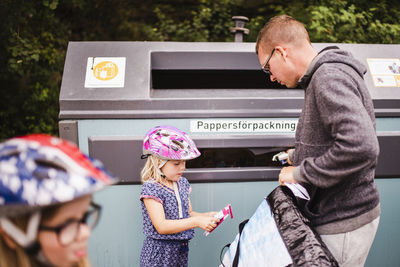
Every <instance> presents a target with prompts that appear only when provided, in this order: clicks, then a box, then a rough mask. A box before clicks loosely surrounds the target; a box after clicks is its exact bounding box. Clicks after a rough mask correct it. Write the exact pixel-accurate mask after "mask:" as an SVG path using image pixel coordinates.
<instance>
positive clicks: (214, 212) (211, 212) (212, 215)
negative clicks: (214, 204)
mask: <svg viewBox="0 0 400 267" xmlns="http://www.w3.org/2000/svg"><path fill="white" fill-rule="evenodd" d="M215 214H217V212H216V211H210V212H207V213H205V214H204V215H206V216H208V217H214V216H215Z"/></svg>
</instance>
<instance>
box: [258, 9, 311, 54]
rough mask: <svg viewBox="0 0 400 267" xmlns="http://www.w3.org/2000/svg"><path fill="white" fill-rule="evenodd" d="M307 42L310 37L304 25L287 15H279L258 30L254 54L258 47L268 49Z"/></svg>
mask: <svg viewBox="0 0 400 267" xmlns="http://www.w3.org/2000/svg"><path fill="white" fill-rule="evenodd" d="M303 40H307V41H308V42H309V43H310V37H309V36H308V33H307V30H306V29H305V27H304V25H303V24H302V23H301V22H300V21H298V20H296V19H294V18H293V17H291V16H288V15H280V16H276V17H273V18H271V19H270V20H269V21H268V22H267V23H266V24H265V25H264V27H263V28H262V29H261V30H260V32H259V33H258V36H257V41H256V53H257V54H258V51H259V48H260V46H262V47H263V48H270V47H274V46H277V45H282V44H297V42H299V41H303Z"/></svg>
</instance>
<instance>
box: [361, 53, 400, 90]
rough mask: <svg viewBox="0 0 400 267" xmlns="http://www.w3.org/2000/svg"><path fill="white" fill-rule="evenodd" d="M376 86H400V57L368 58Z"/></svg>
mask: <svg viewBox="0 0 400 267" xmlns="http://www.w3.org/2000/svg"><path fill="white" fill-rule="evenodd" d="M367 62H368V67H369V71H370V73H371V76H372V80H373V81H374V85H375V87H400V59H398V58H367Z"/></svg>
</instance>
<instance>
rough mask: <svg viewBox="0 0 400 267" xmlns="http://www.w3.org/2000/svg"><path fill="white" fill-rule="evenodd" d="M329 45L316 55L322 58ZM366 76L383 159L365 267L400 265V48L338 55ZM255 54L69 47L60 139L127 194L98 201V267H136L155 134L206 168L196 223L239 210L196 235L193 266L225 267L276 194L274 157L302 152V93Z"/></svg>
mask: <svg viewBox="0 0 400 267" xmlns="http://www.w3.org/2000/svg"><path fill="white" fill-rule="evenodd" d="M328 45H332V44H322V43H315V44H313V46H314V47H315V48H316V49H317V50H321V49H322V48H324V47H325V46H328ZM335 45H337V46H339V47H340V48H343V49H346V50H348V51H350V52H352V53H353V54H354V56H355V57H356V58H358V59H359V60H360V61H361V62H363V63H364V64H365V65H367V66H368V73H367V74H366V76H365V80H366V83H367V84H368V87H369V89H370V93H371V96H372V99H373V102H374V107H375V115H376V117H377V131H378V139H379V143H380V151H381V152H380V156H379V162H378V167H377V170H376V182H377V185H378V188H379V191H380V195H381V205H382V215H381V222H380V226H379V230H378V233H377V236H376V239H375V242H374V244H373V247H372V249H371V252H370V255H369V257H368V259H367V263H366V266H397V265H399V264H400V254H399V253H397V248H398V247H399V246H400V231H399V230H397V228H398V227H397V225H399V222H400V208H399V207H398V205H397V204H396V203H398V202H399V201H400V196H399V194H398V193H397V188H400V164H399V163H398V160H397V155H398V153H399V151H400V70H399V73H397V69H396V66H399V65H400V59H399V58H398V56H399V53H398V51H400V45H378V44H335ZM254 47H255V44H254V43H206V42H203V43H193V42H70V43H69V45H68V50H67V55H66V60H65V66H64V73H63V78H62V84H61V91H60V114H59V119H60V120H59V129H60V137H63V138H66V139H68V140H70V141H72V142H74V143H76V144H78V145H79V147H80V148H81V150H82V151H83V152H85V153H87V154H89V155H91V156H93V157H96V158H99V159H100V160H102V161H103V162H104V164H105V165H106V167H107V168H108V169H110V170H111V171H112V172H113V173H114V174H115V175H117V176H119V177H120V178H121V183H120V184H118V185H115V186H113V187H111V188H110V189H109V190H106V191H104V192H100V193H98V194H97V195H96V196H95V199H96V201H98V202H100V203H101V204H102V205H103V207H104V208H103V214H102V219H101V221H100V223H99V225H98V227H97V228H96V229H94V231H93V235H92V237H91V240H90V244H89V255H90V258H91V261H92V264H93V265H94V266H138V265H139V255H140V250H141V247H142V241H143V239H144V235H143V233H142V216H141V208H140V201H139V195H140V190H141V181H140V170H141V168H142V167H143V165H144V160H142V159H140V156H141V152H142V150H141V144H142V139H143V137H144V135H145V133H146V132H147V130H149V129H150V128H152V127H154V126H157V125H173V126H175V127H178V128H179V129H181V130H183V131H185V132H187V133H188V134H189V135H190V136H191V137H192V138H193V139H194V141H195V142H196V144H197V146H198V147H199V149H200V151H201V152H202V156H201V157H200V158H197V159H195V160H191V161H188V162H187V170H186V171H185V173H184V176H185V177H187V178H188V180H189V181H190V183H191V185H192V193H191V202H192V206H193V209H194V210H196V211H199V212H203V211H209V210H215V211H218V210H220V209H221V208H223V207H225V206H226V205H227V204H231V206H232V212H233V215H234V218H233V219H232V220H227V221H226V222H224V223H223V224H222V225H221V226H220V227H218V228H217V229H216V230H215V231H214V232H213V233H212V234H210V235H208V236H207V237H206V236H204V235H203V234H202V232H203V231H201V230H200V229H196V231H195V233H196V236H195V238H194V239H192V240H191V242H190V253H189V266H217V265H218V264H219V255H220V250H221V248H222V247H223V246H224V245H225V244H226V243H227V242H229V241H230V240H232V239H233V237H234V236H235V234H236V233H237V226H238V224H239V223H240V222H241V221H243V220H244V219H247V218H249V217H250V216H251V214H253V212H254V211H255V209H256V208H257V206H258V204H259V203H260V201H261V200H262V199H263V198H264V197H265V196H267V195H268V194H269V193H270V192H271V191H272V190H273V189H274V188H275V187H276V186H278V182H277V179H278V174H279V171H280V168H281V166H280V163H279V162H275V161H272V156H273V155H274V154H276V153H278V152H280V151H283V150H286V149H287V148H290V147H292V146H293V145H294V133H295V131H296V125H297V120H298V117H299V115H300V112H301V109H302V105H303V98H304V91H303V90H301V89H297V88H294V89H288V88H286V87H283V86H280V85H279V84H277V83H272V82H270V81H269V78H268V76H266V75H265V73H263V72H262V71H261V68H260V65H259V63H258V59H257V56H256V54H255V52H254V49H255V48H254Z"/></svg>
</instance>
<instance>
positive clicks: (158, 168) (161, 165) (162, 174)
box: [151, 157, 168, 179]
mask: <svg viewBox="0 0 400 267" xmlns="http://www.w3.org/2000/svg"><path fill="white" fill-rule="evenodd" d="M151 160H152V161H153V165H154V166H156V164H155V162H154V158H153V157H152V158H151ZM167 162H168V160H162V161H161V163H160V165H159V166H158V167H157V168H156V169H157V172H158V174H160V175H161V177H162V178H164V179H166V178H167V177H166V176H165V174H164V173H163V172H162V171H161V168H162V167H163V166H164V165H165V164H166V163H167Z"/></svg>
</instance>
